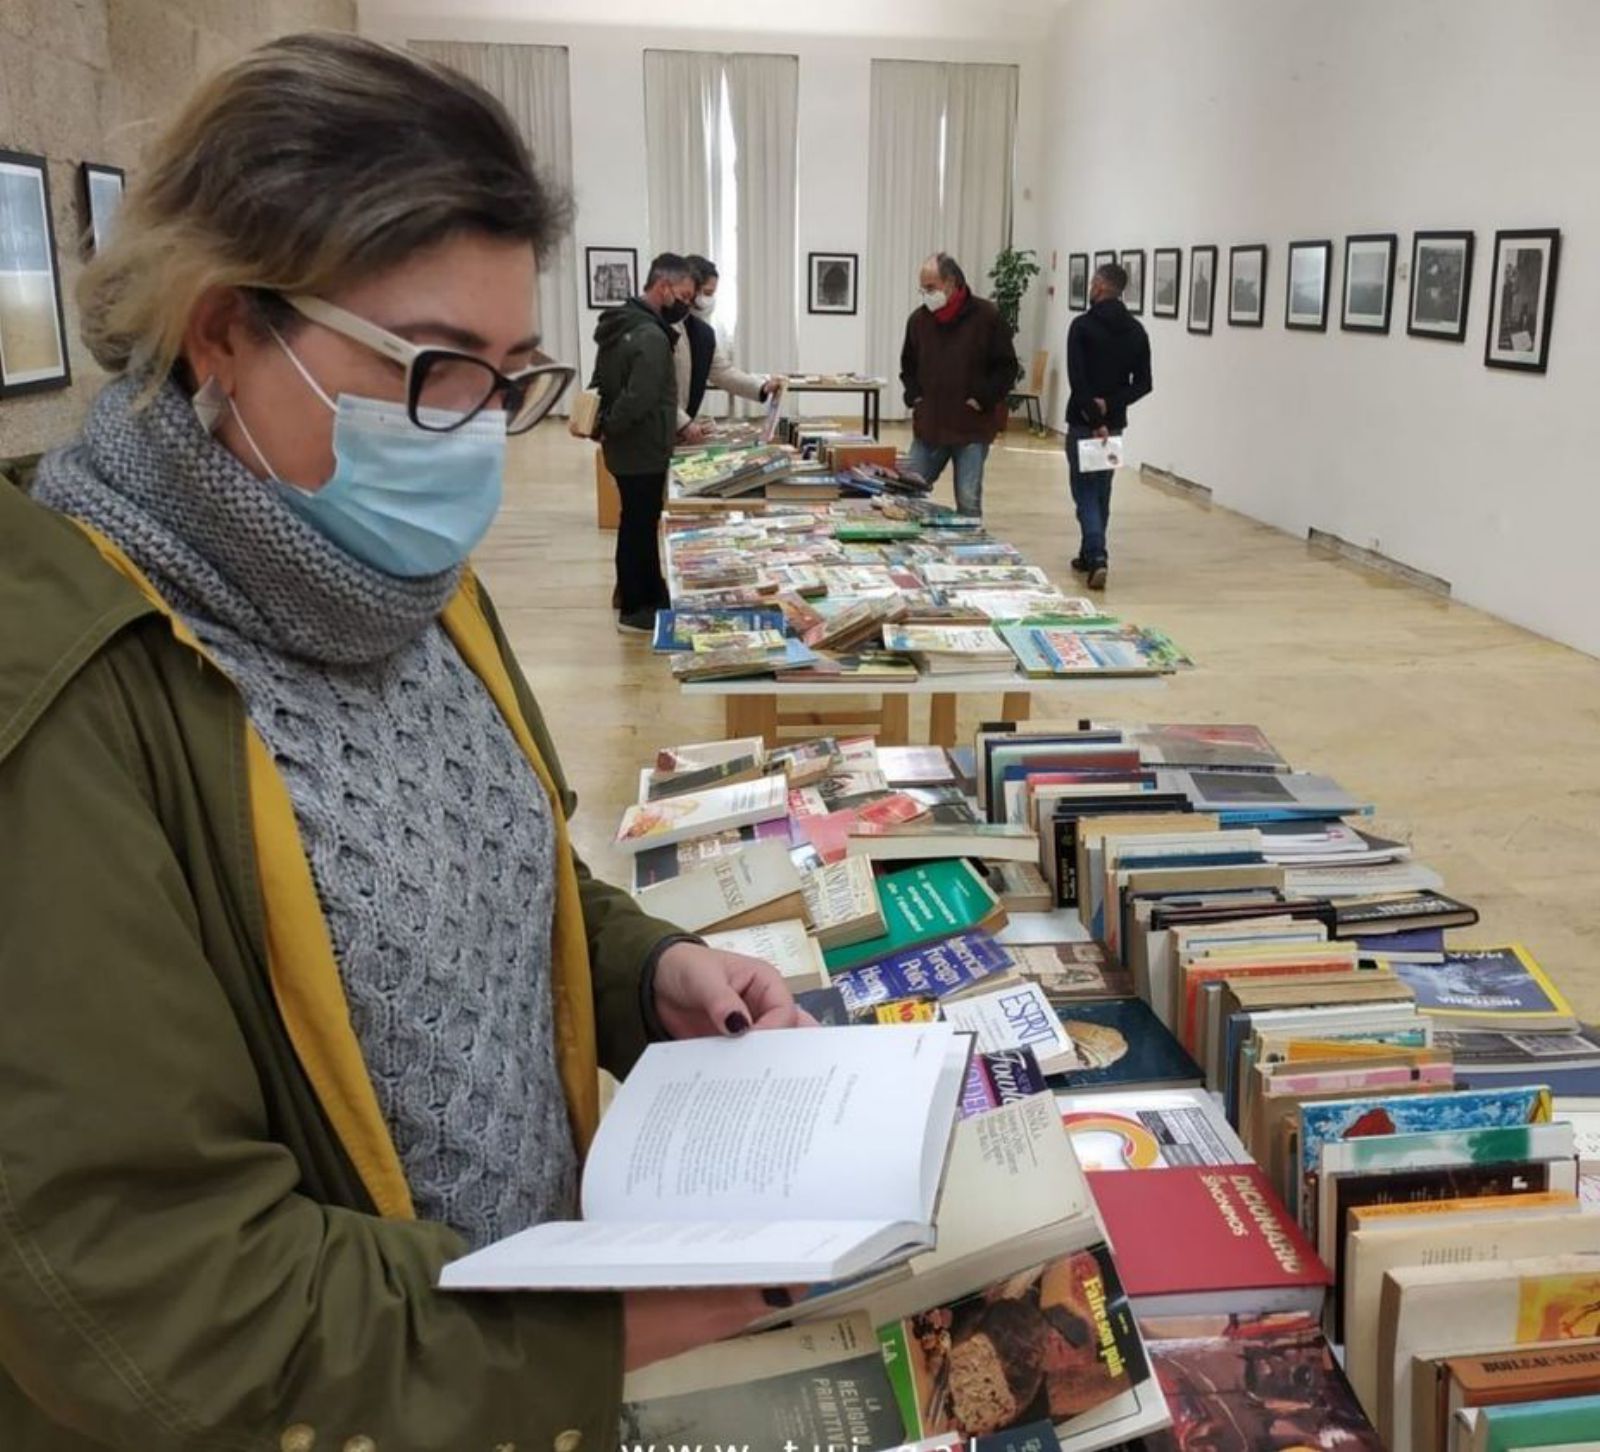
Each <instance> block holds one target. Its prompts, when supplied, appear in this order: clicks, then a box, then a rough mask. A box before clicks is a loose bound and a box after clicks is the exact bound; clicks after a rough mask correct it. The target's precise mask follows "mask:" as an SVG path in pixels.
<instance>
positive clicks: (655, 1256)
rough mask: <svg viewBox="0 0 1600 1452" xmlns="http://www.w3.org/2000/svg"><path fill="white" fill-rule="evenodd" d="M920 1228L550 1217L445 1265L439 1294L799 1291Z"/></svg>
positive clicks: (914, 1239)
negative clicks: (714, 1289)
mask: <svg viewBox="0 0 1600 1452" xmlns="http://www.w3.org/2000/svg"><path fill="white" fill-rule="evenodd" d="M931 1241H932V1232H931V1231H930V1230H928V1229H927V1228H926V1227H923V1226H918V1225H915V1224H910V1223H906V1222H895V1221H872V1220H843V1219H841V1220H763V1221H729V1220H699V1221H694V1220H689V1221H684V1220H672V1221H667V1220H655V1221H648V1220H641V1221H620V1220H613V1221H593V1220H568V1221H551V1222H549V1223H547V1224H544V1225H535V1226H534V1227H533V1228H532V1229H530V1230H524V1231H521V1232H520V1233H518V1234H516V1235H512V1236H508V1237H507V1238H506V1239H505V1240H500V1241H496V1242H495V1243H494V1244H493V1245H491V1246H487V1247H486V1248H485V1249H483V1250H479V1251H475V1252H474V1253H473V1254H471V1255H469V1256H466V1257H464V1258H463V1259H461V1260H458V1261H454V1262H452V1263H451V1264H450V1265H448V1266H446V1267H445V1269H444V1271H443V1273H442V1274H441V1276H440V1279H439V1284H440V1286H441V1287H442V1288H443V1289H445V1290H476V1291H491V1290H518V1289H523V1288H530V1289H531V1288H538V1289H541V1290H561V1289H572V1290H589V1289H598V1288H613V1287H614V1288H627V1289H634V1290H649V1289H666V1288H669V1287H673V1286H759V1285H801V1284H806V1283H808V1282H812V1281H818V1280H827V1279H831V1278H833V1277H836V1276H853V1275H859V1274H861V1273H862V1272H864V1271H867V1270H871V1269H873V1268H874V1267H875V1266H877V1265H879V1264H883V1263H889V1262H892V1261H894V1260H895V1259H904V1257H905V1256H907V1255H909V1254H911V1253H913V1252H915V1251H918V1250H923V1249H926V1248H927V1246H928V1245H929V1244H930V1243H931Z"/></svg>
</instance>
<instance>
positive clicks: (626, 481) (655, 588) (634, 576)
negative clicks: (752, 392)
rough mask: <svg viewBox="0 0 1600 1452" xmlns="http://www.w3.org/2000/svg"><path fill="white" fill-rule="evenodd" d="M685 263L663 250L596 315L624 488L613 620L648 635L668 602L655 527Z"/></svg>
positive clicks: (613, 450) (614, 461)
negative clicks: (639, 282)
mask: <svg viewBox="0 0 1600 1452" xmlns="http://www.w3.org/2000/svg"><path fill="white" fill-rule="evenodd" d="M694 292H695V288H694V279H693V278H692V277H690V275H689V264H688V263H687V262H686V261H685V260H684V259H683V258H682V257H679V256H678V255H677V254H676V253H672V252H663V253H662V254H661V255H660V256H659V257H657V258H656V259H655V261H653V262H652V263H651V264H650V272H649V274H648V276H647V277H646V278H645V285H644V291H643V292H642V293H640V294H639V296H638V297H632V298H629V299H628V301H627V302H625V303H624V304H623V305H622V306H621V307H620V308H611V309H609V310H607V311H606V312H604V313H602V314H601V315H600V321H599V323H598V324H597V325H596V327H595V330H594V340H595V342H596V344H597V345H598V349H599V350H598V352H597V353H596V354H595V360H594V380H593V382H592V383H591V384H590V387H591V388H593V389H594V390H595V391H596V392H597V393H598V394H599V395H600V447H601V449H602V451H603V452H604V454H605V458H606V468H608V469H609V470H611V472H612V474H613V475H614V476H615V477H616V481H617V492H618V493H619V494H620V495H621V496H622V519H621V522H620V523H619V524H618V526H617V556H616V562H617V593H616V597H615V599H616V604H617V606H618V608H619V611H620V614H619V616H618V619H617V628H618V629H619V630H621V631H623V632H626V633H632V634H640V635H645V634H649V633H650V632H651V631H653V630H654V628H655V615H656V611H657V610H659V609H664V608H665V607H666V606H667V604H668V603H669V601H668V599H667V585H666V581H665V580H664V579H663V578H662V576H661V552H660V544H659V542H658V541H657V539H656V530H657V527H658V525H659V523H660V520H661V506H662V504H663V503H664V502H665V500H666V490H667V471H668V469H670V468H671V467H672V449H673V445H674V444H675V443H676V442H677V436H678V378H677V373H676V371H675V369H674V368H673V362H672V353H673V347H674V345H675V343H676V341H677V337H676V334H675V333H674V332H673V325H674V324H675V323H681V322H682V321H683V320H684V318H686V317H687V316H688V315H689V308H690V305H691V304H692V303H693V302H694Z"/></svg>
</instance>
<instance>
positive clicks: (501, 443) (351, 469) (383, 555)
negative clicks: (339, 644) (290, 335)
mask: <svg viewBox="0 0 1600 1452" xmlns="http://www.w3.org/2000/svg"><path fill="white" fill-rule="evenodd" d="M273 336H274V337H275V338H277V340H278V346H279V347H280V348H282V349H283V351H284V352H285V353H286V354H288V356H289V361H290V362H292V363H293V364H294V366H295V367H296V368H297V369H298V370H299V372H300V376H301V377H302V378H304V379H305V381H306V383H307V384H308V385H309V386H310V387H311V389H312V390H313V392H315V393H316V395H317V397H318V398H320V399H321V400H322V401H323V403H325V404H326V405H327V406H328V407H329V408H330V409H331V410H332V411H333V416H334V422H333V457H334V467H333V475H332V477H331V478H330V479H329V480H328V482H327V483H326V484H324V485H323V486H322V488H320V489H301V488H299V487H298V486H297V485H294V484H289V483H287V482H285V481H284V480H283V479H281V478H279V477H278V473H277V471H276V470H275V469H274V468H273V467H272V465H271V463H270V462H269V461H268V459H267V456H266V455H265V454H263V453H262V452H261V449H260V446H259V445H257V443H256V441H255V439H254V438H252V437H251V435H250V430H249V428H248V427H246V425H245V422H244V419H243V418H241V417H240V415H239V410H238V408H237V407H234V405H233V401H232V399H230V400H229V401H228V402H229V407H230V408H233V416H234V419H235V420H236V421H237V422H238V425H239V431H240V432H241V433H242V434H243V435H244V438H245V442H246V443H247V444H249V445H250V447H251V449H252V450H253V451H254V452H255V456H256V458H257V459H259V460H260V461H261V467H262V468H263V469H265V470H266V471H267V475H268V477H269V478H271V480H272V481H273V483H274V484H275V485H277V487H278V488H279V489H280V490H281V491H282V493H283V497H284V498H285V500H287V502H288V504H289V506H290V508H292V509H293V510H294V511H295V513H296V514H298V515H299V516H300V517H301V518H302V519H304V520H305V521H306V522H307V523H308V524H310V525H311V526H312V527H313V528H315V529H317V530H318V531H320V532H321V533H322V534H324V535H326V536H327V537H328V538H329V539H330V540H332V541H333V542H334V543H335V544H336V545H338V546H339V547H340V548H341V549H343V550H345V551H346V552H347V553H349V554H352V555H354V556H355V557H356V559H358V560H361V561H362V562H363V563H365V564H368V565H371V566H372V567H373V569H375V570H381V571H383V573H384V574H386V575H398V576H402V577H406V578H418V577H421V576H424V575H438V574H443V573H444V571H446V570H449V569H453V568H455V566H457V565H459V564H461V563H462V561H464V560H465V559H466V558H467V556H468V555H469V554H470V553H471V552H472V550H473V548H474V547H475V546H476V545H477V543H478V542H479V541H480V540H481V539H482V538H483V537H484V535H485V534H487V533H488V531H489V526H490V525H491V524H492V523H493V522H494V517H495V515H496V514H497V513H498V512H499V509H500V497H501V485H502V480H503V477H504V473H505V454H506V415H505V411H504V410H503V409H485V410H484V411H483V412H482V413H480V414H478V415H477V416H476V417H474V418H472V419H470V420H468V422H466V423H464V424H462V425H461V426H460V427H459V428H457V429H452V430H451V431H450V432H449V433H432V432H430V431H429V430H427V429H421V428H418V427H417V426H416V424H414V423H412V422H411V419H410V417H409V416H408V415H407V413H406V407H405V405H404V404H403V403H389V402H386V401H384V400H382V399H376V398H359V397H356V396H355V395H353V394H349V393H341V394H340V395H339V401H338V402H337V403H335V402H334V401H333V400H332V399H330V398H329V397H328V395H327V394H326V393H325V392H324V391H323V389H322V387H321V385H319V384H318V383H317V381H316V379H314V378H313V377H312V376H311V374H310V373H309V372H308V371H307V370H306V367H305V365H304V364H303V363H301V361H300V360H299V358H297V357H296V356H295V354H294V350H293V349H292V348H290V347H289V345H288V344H287V343H285V342H284V341H283V339H282V338H280V337H278V335H277V333H276V332H274V334H273ZM423 416H424V417H428V418H432V417H435V416H437V418H438V421H439V422H440V423H443V422H446V421H447V419H448V417H449V416H448V415H447V414H437V413H436V411H430V410H424V411H423Z"/></svg>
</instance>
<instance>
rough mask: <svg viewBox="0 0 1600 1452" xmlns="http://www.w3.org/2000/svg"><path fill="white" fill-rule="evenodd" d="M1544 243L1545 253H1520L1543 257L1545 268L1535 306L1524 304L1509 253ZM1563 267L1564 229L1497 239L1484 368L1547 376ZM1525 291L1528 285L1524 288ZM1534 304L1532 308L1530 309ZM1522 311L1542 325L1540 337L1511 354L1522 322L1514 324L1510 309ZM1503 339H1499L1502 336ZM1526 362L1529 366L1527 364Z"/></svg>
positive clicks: (1504, 234)
mask: <svg viewBox="0 0 1600 1452" xmlns="http://www.w3.org/2000/svg"><path fill="white" fill-rule="evenodd" d="M1525 242H1531V243H1535V244H1538V243H1542V244H1543V247H1542V248H1540V247H1538V246H1535V247H1519V248H1517V251H1518V253H1519V254H1527V253H1533V254H1536V255H1542V257H1543V258H1544V262H1543V264H1542V265H1541V268H1540V275H1539V279H1538V281H1537V284H1536V287H1535V295H1534V297H1533V298H1532V299H1531V300H1529V302H1523V301H1521V300H1519V299H1518V298H1517V297H1516V296H1515V294H1514V291H1513V290H1514V289H1516V288H1517V287H1518V285H1519V283H1518V279H1515V278H1512V277H1510V276H1508V275H1507V273H1506V269H1507V266H1508V258H1507V256H1506V253H1507V250H1508V247H1510V246H1511V245H1512V244H1515V243H1525ZM1560 262H1561V229H1560V228H1559V227H1524V228H1519V229H1516V230H1513V231H1503V232H1496V233H1495V234H1494V252H1493V254H1492V257H1491V265H1490V271H1489V286H1490V293H1489V323H1488V331H1487V333H1486V334H1485V336H1484V340H1483V363H1484V367H1486V368H1511V369H1514V370H1516V371H1518V372H1521V373H1543V372H1545V371H1546V369H1547V368H1548V366H1549V362H1550V327H1551V324H1552V323H1553V322H1554V320H1555V307H1556V271H1557V268H1558V266H1559V264H1560ZM1522 286H1523V287H1524V288H1525V286H1526V283H1525V280H1524V281H1523V282H1522ZM1529 303H1531V306H1530V305H1529ZM1513 306H1515V307H1517V308H1518V309H1519V310H1521V311H1522V312H1523V313H1524V315H1525V316H1526V317H1527V320H1528V321H1530V322H1533V323H1535V324H1536V325H1537V328H1538V331H1537V332H1535V333H1533V334H1532V335H1531V336H1530V340H1529V342H1530V346H1529V347H1528V348H1526V349H1524V348H1508V347H1507V346H1506V343H1507V341H1508V340H1510V339H1511V337H1512V330H1513V329H1515V327H1516V323H1517V319H1515V318H1513V319H1510V320H1508V319H1507V318H1506V311H1507V309H1508V308H1511V307H1513ZM1497 335H1498V336H1497ZM1524 358H1526V361H1523V360H1524Z"/></svg>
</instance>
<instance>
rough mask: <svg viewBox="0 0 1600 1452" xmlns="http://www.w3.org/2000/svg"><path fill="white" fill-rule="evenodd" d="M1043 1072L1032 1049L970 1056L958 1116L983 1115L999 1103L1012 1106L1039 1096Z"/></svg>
mask: <svg viewBox="0 0 1600 1452" xmlns="http://www.w3.org/2000/svg"><path fill="white" fill-rule="evenodd" d="M1047 1087H1048V1086H1047V1085H1046V1084H1045V1078H1044V1071H1043V1070H1042V1069H1041V1068H1040V1067H1039V1060H1038V1058H1037V1057H1036V1056H1035V1055H1034V1052H1033V1050H1032V1049H1028V1048H1021V1049H997V1050H995V1051H993V1052H992V1053H987V1054H974V1055H973V1056H972V1062H971V1063H970V1064H969V1065H968V1066H967V1082H966V1086H965V1087H964V1088H963V1090H962V1094H961V1117H962V1118H963V1119H969V1118H971V1116H973V1115H974V1114H986V1113H987V1112H988V1111H989V1110H991V1109H998V1108H999V1107H1000V1106H1001V1105H1002V1104H1013V1103H1015V1102H1016V1101H1017V1100H1018V1099H1027V1098H1028V1097H1029V1096H1031V1095H1034V1094H1042V1093H1044V1092H1045V1090H1046V1088H1047Z"/></svg>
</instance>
